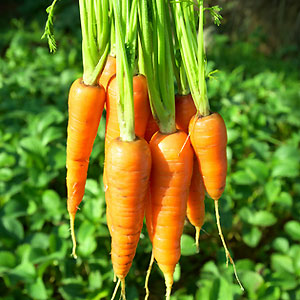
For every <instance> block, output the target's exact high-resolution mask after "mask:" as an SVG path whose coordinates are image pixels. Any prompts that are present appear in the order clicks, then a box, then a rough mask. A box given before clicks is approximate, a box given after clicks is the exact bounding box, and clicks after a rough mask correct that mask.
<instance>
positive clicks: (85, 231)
mask: <svg viewBox="0 0 300 300" xmlns="http://www.w3.org/2000/svg"><path fill="white" fill-rule="evenodd" d="M94 232H95V226H94V225H93V224H92V223H91V222H89V221H84V222H83V223H82V224H81V225H80V227H79V230H78V234H77V240H78V241H79V242H80V243H81V242H84V241H85V240H86V239H87V238H89V237H91V236H92V235H93V234H94Z"/></svg>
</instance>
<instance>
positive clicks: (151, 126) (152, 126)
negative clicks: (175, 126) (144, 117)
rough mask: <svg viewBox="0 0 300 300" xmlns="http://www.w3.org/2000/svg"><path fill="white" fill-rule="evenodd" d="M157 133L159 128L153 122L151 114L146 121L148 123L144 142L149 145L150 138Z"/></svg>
mask: <svg viewBox="0 0 300 300" xmlns="http://www.w3.org/2000/svg"><path fill="white" fill-rule="evenodd" d="M157 131H159V127H158V125H157V123H156V121H155V120H154V118H153V116H152V114H150V117H149V119H148V123H147V126H146V132H145V140H146V141H147V142H148V143H149V142H150V140H151V138H152V136H153V135H154V133H155V132H157Z"/></svg>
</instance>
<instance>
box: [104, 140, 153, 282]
mask: <svg viewBox="0 0 300 300" xmlns="http://www.w3.org/2000/svg"><path fill="white" fill-rule="evenodd" d="M150 167H151V154H150V150H149V146H148V144H147V142H146V141H145V140H143V139H139V138H138V139H136V140H134V141H130V142H126V141H122V140H120V139H114V140H113V141H112V142H111V144H110V145H109V147H108V151H107V154H106V175H107V177H106V178H107V185H108V190H107V191H106V195H108V197H106V203H107V209H108V214H109V219H108V220H109V221H110V222H109V223H108V225H109V228H110V232H111V237H112V250H111V257H112V263H113V267H114V272H115V274H116V276H117V277H118V278H119V279H121V280H123V279H124V278H125V276H126V275H127V273H128V271H129V269H130V267H131V263H132V260H133V257H134V255H135V250H136V247H137V243H138V241H139V237H140V232H141V229H142V226H143V218H144V213H145V199H146V194H147V191H148V182H149V175H150Z"/></svg>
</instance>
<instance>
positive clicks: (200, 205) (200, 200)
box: [175, 94, 205, 248]
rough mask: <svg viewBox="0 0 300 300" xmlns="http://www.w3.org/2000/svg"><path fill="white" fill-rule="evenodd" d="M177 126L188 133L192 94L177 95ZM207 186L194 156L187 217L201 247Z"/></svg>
mask: <svg viewBox="0 0 300 300" xmlns="http://www.w3.org/2000/svg"><path fill="white" fill-rule="evenodd" d="M175 105H176V106H175V108H176V126H177V128H179V129H181V130H183V131H184V132H185V133H188V127H189V122H190V119H191V118H192V117H193V116H194V115H195V113H196V107H195V104H194V101H193V98H192V96H191V94H187V95H176V97H175ZM204 199H205V188H204V185H203V179H202V176H201V174H200V172H199V167H198V162H197V158H196V157H194V166H193V176H192V180H191V186H190V191H189V198H188V201H187V217H188V219H189V221H190V222H191V224H192V225H193V226H195V228H196V236H195V241H196V245H197V248H199V237H200V230H201V227H202V225H203V223H204V217H205V204H204Z"/></svg>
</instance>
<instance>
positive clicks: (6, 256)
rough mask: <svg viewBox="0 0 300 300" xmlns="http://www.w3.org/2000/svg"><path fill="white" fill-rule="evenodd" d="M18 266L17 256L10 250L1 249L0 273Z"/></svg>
mask: <svg viewBox="0 0 300 300" xmlns="http://www.w3.org/2000/svg"><path fill="white" fill-rule="evenodd" d="M15 266H16V257H15V256H14V255H13V254H12V253H11V252H9V251H0V273H1V271H2V270H5V269H11V268H14V267H15Z"/></svg>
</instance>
